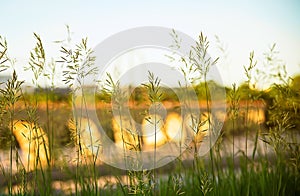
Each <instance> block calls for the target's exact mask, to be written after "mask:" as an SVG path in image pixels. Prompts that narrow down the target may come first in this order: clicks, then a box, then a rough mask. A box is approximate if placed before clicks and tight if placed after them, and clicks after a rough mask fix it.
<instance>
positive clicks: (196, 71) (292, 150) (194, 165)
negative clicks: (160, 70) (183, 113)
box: [0, 28, 300, 195]
mask: <svg viewBox="0 0 300 196" xmlns="http://www.w3.org/2000/svg"><path fill="white" fill-rule="evenodd" d="M68 32H69V34H68V36H69V37H70V30H69V28H68ZM172 36H173V38H174V42H175V43H174V45H173V46H175V48H176V47H177V48H178V47H180V44H181V43H180V38H179V37H178V36H177V35H176V32H175V31H173V32H172ZM34 37H35V40H36V45H35V47H34V49H33V50H32V51H31V53H30V58H29V64H28V66H25V69H26V70H27V71H30V72H31V73H32V74H33V76H34V77H33V84H35V86H36V87H37V88H40V89H41V90H42V88H41V87H40V86H39V84H40V82H39V81H40V80H45V81H47V82H48V84H49V85H48V86H47V87H49V89H50V90H49V89H47V90H46V92H45V93H46V123H45V124H43V125H40V119H39V113H38V109H39V100H38V98H37V93H36V96H35V97H36V98H35V99H27V98H26V96H24V93H23V92H22V85H23V81H20V80H19V79H18V74H17V72H16V71H15V68H14V60H12V59H11V58H10V57H9V56H8V52H7V51H8V47H7V42H6V40H5V39H4V38H3V37H0V71H5V70H7V69H11V70H12V78H11V79H9V80H8V81H7V83H5V84H4V87H3V88H2V89H0V95H1V99H0V101H1V102H0V120H1V122H0V123H1V126H7V129H6V130H7V132H9V133H8V137H9V138H8V140H9V168H3V167H2V169H1V170H2V174H0V177H1V179H0V184H1V185H2V184H3V183H4V186H5V187H0V191H6V194H9V195H34V194H40V195H53V194H56V192H54V190H53V188H52V185H53V182H54V175H53V173H55V171H56V170H57V168H62V169H61V170H62V171H61V175H63V172H64V173H68V179H70V181H72V183H74V186H75V190H74V191H73V192H72V191H70V193H69V194H76V195H111V194H113V195H129V194H135V195H297V194H299V193H300V188H299V184H300V182H299V171H300V161H299V160H300V153H299V149H300V146H299V124H297V123H299V122H300V119H299V108H300V102H299V98H300V92H299V89H297V88H294V87H293V79H292V78H290V77H289V76H288V75H287V72H286V67H285V65H284V64H283V63H282V61H280V59H278V56H277V54H278V52H277V51H276V47H275V45H272V46H271V48H270V50H269V51H267V52H266V53H265V54H264V58H265V59H264V61H263V64H264V65H265V66H268V67H269V68H270V70H271V72H270V73H266V72H263V71H262V70H260V69H259V67H258V65H259V62H258V61H256V60H255V59H254V52H251V53H250V56H249V65H248V66H244V70H245V77H246V84H245V85H246V86H248V87H249V89H248V90H247V91H246V98H245V94H244V93H245V92H244V91H243V88H242V87H243V86H239V87H238V86H236V85H235V84H234V85H232V87H231V88H228V89H227V92H228V96H227V100H226V101H227V103H228V106H229V108H228V109H229V110H228V111H227V118H228V119H227V122H228V123H229V125H228V126H226V128H224V129H223V130H222V131H221V134H220V136H219V138H218V139H217V141H216V142H215V145H212V141H211V137H210V136H208V137H210V138H209V139H210V147H211V148H210V151H209V154H208V155H206V156H203V157H200V156H199V155H198V153H197V152H198V150H199V148H201V144H202V143H201V141H197V139H196V136H197V135H199V134H202V135H205V134H206V133H207V130H203V126H204V124H206V123H208V131H211V130H212V129H214V128H215V126H216V125H215V124H214V122H212V120H211V119H212V118H213V116H212V115H213V114H212V112H211V110H212V108H211V107H212V106H211V101H212V100H211V98H212V96H211V95H210V93H211V91H210V85H209V81H208V77H207V75H208V73H209V70H210V68H211V67H212V66H215V65H216V63H217V61H218V59H219V58H216V59H211V58H210V57H208V50H209V47H210V46H209V41H208V39H207V37H206V36H204V34H202V33H201V34H200V36H199V37H198V40H197V41H196V42H195V46H193V47H191V52H190V54H189V56H187V57H185V58H182V59H179V61H180V62H181V63H183V64H184V66H182V67H180V69H181V71H182V73H183V75H184V77H185V80H186V81H185V83H184V84H180V86H181V88H180V92H181V93H182V94H184V95H185V97H184V103H181V104H182V105H183V108H184V109H186V110H188V109H189V105H190V103H189V102H190V101H191V100H190V99H189V97H188V95H189V93H188V92H189V91H190V90H191V89H192V90H196V89H197V88H196V85H197V84H198V83H199V82H203V83H204V91H203V92H201V93H203V94H204V97H205V100H204V101H205V105H206V112H207V114H202V113H201V114H200V116H196V115H195V113H194V112H193V111H192V110H189V111H187V114H188V116H189V117H190V118H191V127H190V128H191V129H192V130H193V132H194V135H195V138H193V140H192V143H191V146H188V147H187V150H186V151H184V152H182V153H181V154H180V156H179V157H178V159H177V160H176V161H175V162H174V163H171V164H169V165H167V166H165V167H164V168H163V169H162V170H161V169H153V170H151V171H149V170H142V171H134V170H130V169H129V170H128V171H127V172H126V176H127V178H126V180H125V181H123V180H122V179H121V178H122V177H121V176H120V175H119V174H115V173H114V172H113V171H115V170H116V169H112V174H111V176H110V177H115V178H116V179H118V180H117V184H116V185H115V184H109V183H108V184H107V186H106V188H103V187H100V185H99V179H100V178H101V177H102V176H101V172H102V168H104V167H105V164H101V165H98V164H97V161H98V160H99V159H100V158H101V157H98V155H99V156H101V155H100V153H99V151H100V149H101V146H98V150H96V151H97V152H95V151H94V148H93V147H92V148H91V149H92V152H91V157H92V158H91V159H88V158H87V157H86V154H85V153H84V150H83V146H84V145H85V144H84V141H83V140H82V138H81V137H82V135H81V131H82V122H81V119H82V118H87V119H88V121H87V123H88V127H89V128H90V129H91V128H93V126H92V119H89V116H88V111H87V110H88V105H87V99H88V98H87V97H85V96H84V92H80V91H81V90H82V87H84V85H85V80H84V78H85V77H86V76H87V75H89V74H96V73H97V69H96V68H95V67H94V61H95V57H94V56H93V50H92V49H90V48H89V47H88V44H87V39H82V40H81V42H80V43H79V44H77V45H76V44H75V45H73V44H72V43H71V39H67V40H69V42H68V43H61V44H62V45H63V46H62V47H61V59H60V60H58V61H54V60H51V61H50V62H47V60H46V52H45V51H44V47H43V43H42V40H41V38H40V36H39V35H37V34H34ZM58 64H61V65H62V66H63V68H64V71H63V78H64V79H63V81H64V82H65V84H66V85H69V87H71V88H72V96H73V102H71V103H70V105H71V106H73V107H74V108H79V109H78V110H75V117H76V118H74V119H72V122H73V125H74V126H73V129H74V130H73V133H75V135H74V138H73V139H74V141H76V142H74V143H73V146H74V147H75V148H76V157H75V159H76V166H75V169H74V171H73V168H72V166H69V163H63V164H62V165H56V164H57V163H56V160H57V158H58V156H59V155H58V154H59V151H56V149H57V146H56V145H55V139H56V133H55V131H56V129H55V126H56V125H55V124H54V121H53V118H54V114H53V106H52V104H53V101H54V96H55V95H54V90H55V88H56V86H55V80H56V79H55V76H56V66H57V65H58ZM81 65H84V66H85V69H83V68H82V67H81ZM86 68H87V69H86ZM107 78H108V79H107V80H106V86H105V88H104V89H103V91H104V92H105V93H106V94H107V95H109V97H110V98H111V100H109V101H112V102H113V103H114V106H115V107H116V108H114V109H115V110H116V111H117V112H118V118H119V123H120V124H119V128H120V134H121V138H122V140H123V146H122V150H123V160H124V164H125V167H126V168H131V166H132V165H131V164H135V168H142V167H143V165H138V164H140V162H130V161H128V160H129V159H128V157H127V152H128V150H133V151H136V153H137V155H138V154H139V153H140V152H141V151H142V150H143V141H142V138H141V137H140V136H139V134H138V133H139V131H138V130H137V128H136V127H135V128H128V127H125V126H124V121H123V117H124V116H122V115H124V114H123V109H124V108H123V107H124V105H125V104H124V102H125V101H126V100H127V96H128V95H127V94H126V92H124V88H123V87H122V86H120V83H119V81H114V80H113V78H112V77H111V75H110V74H109V73H108V74H107ZM263 79H268V80H273V81H276V83H274V84H273V85H272V86H271V87H270V88H269V89H268V91H259V90H258V89H256V87H257V86H256V85H255V82H258V81H259V80H263ZM188 83H192V84H194V86H192V87H191V86H188V85H187V84H188ZM74 84H76V85H75V86H73V85H74ZM142 86H143V88H145V90H146V91H145V92H146V94H147V99H148V100H149V101H150V104H151V105H152V106H153V109H154V110H153V115H152V117H153V118H154V119H151V120H150V119H148V122H149V123H153V125H154V126H153V127H154V130H153V131H154V132H153V133H154V134H155V143H154V149H153V159H154V160H153V165H154V168H156V164H157V161H158V160H157V157H156V156H157V136H156V134H157V131H158V129H159V127H157V126H158V124H159V121H160V120H161V119H158V114H159V111H160V109H161V108H159V107H160V105H159V104H157V103H158V102H162V101H163V93H164V91H163V88H161V84H160V79H159V78H157V77H155V76H154V74H153V73H150V72H149V77H148V82H146V83H145V84H142ZM78 92H80V93H81V94H80V95H82V96H78ZM78 99H79V101H78V102H75V100H78ZM258 100H262V101H263V102H264V103H265V105H266V117H267V118H266V122H265V125H262V124H260V122H258V121H257V122H252V121H250V120H249V112H250V110H252V108H253V107H257V108H256V110H257V111H259V109H261V108H260V107H261V106H260V105H255V103H256V102H257V101H258ZM20 102H21V103H22V104H23V105H25V107H24V108H25V114H26V116H25V118H24V119H20V118H19V108H18V106H17V104H19V103H20ZM78 103H79V105H78ZM242 103H245V106H242ZM242 111H245V114H243V113H242ZM151 114H152V113H151ZM144 116H147V114H143V117H144ZM201 117H204V119H203V118H201ZM141 118H142V117H141ZM186 118H187V117H186ZM241 119H242V120H241ZM15 120H26V121H28V122H30V123H33V125H34V126H33V128H32V130H31V131H32V133H37V129H38V127H45V129H46V132H47V135H48V138H49V154H47V151H46V157H47V167H46V168H43V167H41V166H42V164H41V160H40V159H39V152H41V150H40V149H38V151H37V152H38V154H37V156H36V160H35V166H34V170H33V172H29V171H28V170H29V165H27V166H26V165H23V164H22V163H21V162H20V157H19V154H18V148H17V143H16V141H15V140H16V139H15V137H14V134H13V130H14V122H15ZM184 122H185V121H184V120H183V121H182V129H183V127H184V126H185V125H184ZM228 127H229V128H228ZM135 129H136V130H135ZM125 131H126V134H127V133H129V135H130V136H131V137H132V138H133V139H134V140H137V142H134V144H132V143H129V141H128V140H127V139H126V137H127V136H126V137H125V135H126V134H125ZM32 135H34V134H32ZM127 135H128V134H127ZM241 135H242V136H244V137H242V141H243V143H244V144H245V148H240V149H239V143H238V141H239V139H240V138H241ZM45 137H46V136H45ZM92 137H93V136H92V135H91V132H90V144H91V146H94V145H95V141H94V140H93V138H92ZM29 138H31V136H30V137H29ZM42 139H43V138H42ZM43 141H44V142H42V143H43V144H42V145H41V148H45V149H46V146H45V145H46V139H43ZM29 142H32V141H31V140H29ZM179 145H180V150H181V149H182V147H181V145H182V144H181V142H180V144H179ZM30 146H31V145H30ZM250 146H252V147H251V148H250ZM251 149H252V152H251V151H250V150H251ZM104 150H105V149H104ZM14 153H15V154H14ZM56 153H57V154H56ZM183 157H189V160H187V161H185V160H184V159H183ZM31 158H32V157H30V156H28V159H31ZM0 161H1V160H0ZM28 162H29V161H28ZM172 164H173V165H175V166H174V167H172ZM0 165H1V162H0ZM14 165H16V167H17V173H16V174H14V171H13V169H14V167H15V166H14ZM26 168H27V169H26ZM99 168H100V169H99ZM14 185H18V186H17V190H15V189H14Z"/></svg>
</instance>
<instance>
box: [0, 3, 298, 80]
mask: <svg viewBox="0 0 300 196" xmlns="http://www.w3.org/2000/svg"><path fill="white" fill-rule="evenodd" d="M0 7H1V8H0V9H1V11H0V18H1V19H0V24H1V27H0V34H1V35H2V36H5V37H6V38H7V41H8V44H9V51H10V56H13V57H15V58H16V59H17V62H18V63H17V66H18V67H19V68H18V69H19V73H20V76H21V77H22V78H24V79H27V80H28V77H26V76H25V74H24V73H22V71H21V70H22V69H21V68H20V67H22V65H23V64H25V63H26V61H27V60H28V58H29V52H30V50H31V49H32V48H33V47H34V43H35V42H34V39H33V32H36V33H38V34H40V35H41V37H42V40H43V41H44V44H45V48H46V52H47V54H48V57H55V56H57V55H58V54H57V50H58V49H59V48H58V45H56V44H54V43H53V41H55V40H61V39H63V38H65V35H66V29H65V25H66V24H68V25H70V26H71V30H72V32H74V34H73V38H74V40H75V41H76V40H79V39H80V38H82V37H86V36H88V37H89V40H90V44H91V46H96V45H97V44H98V43H99V42H101V41H102V40H104V39H105V38H107V37H108V36H110V35H113V34H115V33H118V32H119V31H122V30H126V29H129V28H133V27H140V26H164V27H168V28H174V29H177V30H180V31H182V32H184V33H186V34H188V35H190V36H191V37H193V38H196V37H197V35H198V34H199V33H200V32H201V31H202V32H204V34H205V35H207V36H208V38H209V40H211V42H212V44H211V45H212V46H213V45H214V44H213V43H214V35H218V36H219V37H220V39H221V40H222V41H223V42H224V43H225V45H226V46H227V48H228V53H229V57H228V59H227V60H226V62H225V64H227V65H226V66H227V67H226V68H224V67H223V69H220V71H221V75H222V77H223V78H224V83H225V84H227V85H230V84H232V83H234V82H237V83H239V82H241V81H242V80H243V79H244V76H243V65H245V64H247V63H248V57H249V52H250V51H252V50H254V51H255V52H256V53H257V56H258V58H261V54H262V53H263V52H264V51H266V50H267V48H268V47H269V46H270V45H271V44H272V43H277V46H278V49H279V51H280V57H281V58H282V59H283V60H284V61H285V62H286V63H287V69H288V71H289V73H290V74H295V73H296V72H298V73H299V72H300V66H299V64H300V1H297V0H294V1H292V0H286V1H283V0H282V1H277V0H272V1H271V0H268V1H259V0H252V1H237V0H236V1H233V0H228V1H216V0H213V1H208V0H207V1H191V0H186V1H175V0H173V1H170V0H167V1H158V0H155V1H147V2H146V1H137V0H128V1H105V2H104V1H71V0H68V1H45V2H43V1H32V0H31V1H29V0H28V1H9V0H5V1H1V3H0ZM212 55H214V54H212Z"/></svg>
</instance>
